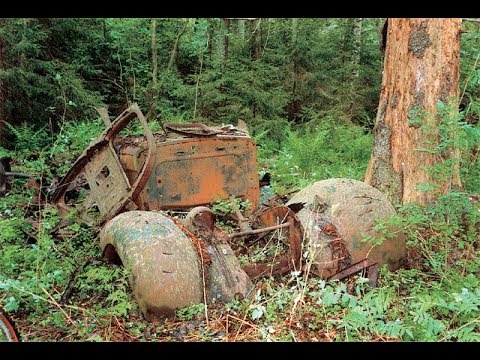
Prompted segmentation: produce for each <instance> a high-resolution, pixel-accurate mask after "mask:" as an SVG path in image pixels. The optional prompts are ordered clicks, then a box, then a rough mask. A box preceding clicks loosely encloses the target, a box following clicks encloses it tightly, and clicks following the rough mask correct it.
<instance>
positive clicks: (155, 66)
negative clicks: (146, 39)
mask: <svg viewBox="0 0 480 360" xmlns="http://www.w3.org/2000/svg"><path fill="white" fill-rule="evenodd" d="M152 69H153V70H152V83H153V86H154V87H155V85H157V79H158V61H157V19H152Z"/></svg>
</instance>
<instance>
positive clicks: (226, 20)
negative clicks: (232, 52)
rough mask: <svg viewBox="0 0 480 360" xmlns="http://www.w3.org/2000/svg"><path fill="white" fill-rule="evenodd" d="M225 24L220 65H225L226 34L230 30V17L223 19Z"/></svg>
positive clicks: (226, 52)
mask: <svg viewBox="0 0 480 360" xmlns="http://www.w3.org/2000/svg"><path fill="white" fill-rule="evenodd" d="M223 22H224V24H225V32H224V34H223V58H222V67H225V62H226V61H227V59H228V35H229V32H230V19H228V18H227V19H223Z"/></svg>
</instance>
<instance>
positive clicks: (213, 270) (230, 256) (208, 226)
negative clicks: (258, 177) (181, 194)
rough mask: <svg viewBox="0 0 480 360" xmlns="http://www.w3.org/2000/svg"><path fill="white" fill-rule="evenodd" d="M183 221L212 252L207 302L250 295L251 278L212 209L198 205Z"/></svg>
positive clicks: (208, 250) (208, 270)
mask: <svg viewBox="0 0 480 360" xmlns="http://www.w3.org/2000/svg"><path fill="white" fill-rule="evenodd" d="M183 224H184V226H185V228H186V231H190V232H191V233H192V234H193V235H194V236H196V237H197V238H198V239H199V240H201V241H203V242H204V244H205V247H206V250H207V252H208V254H209V258H210V264H209V266H208V267H207V269H206V273H207V276H206V279H207V281H206V282H207V289H206V290H207V291H206V295H207V302H208V303H213V302H216V301H223V302H229V301H232V300H233V299H234V298H235V296H240V297H242V298H246V297H248V296H249V295H250V293H251V291H252V289H253V283H252V280H250V278H249V276H248V275H247V273H246V272H245V271H244V270H243V269H242V267H241V266H240V263H239V261H238V259H237V257H236V256H235V253H234V252H233V250H232V248H231V247H230V245H229V244H228V242H227V239H228V234H226V233H225V232H224V231H222V230H221V229H220V228H218V227H217V226H215V219H214V215H213V213H212V210H211V209H210V208H208V207H206V206H198V207H195V208H193V209H192V210H190V211H189V212H188V214H187V216H186V217H185V219H184V220H183Z"/></svg>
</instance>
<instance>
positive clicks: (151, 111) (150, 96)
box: [147, 19, 158, 119]
mask: <svg viewBox="0 0 480 360" xmlns="http://www.w3.org/2000/svg"><path fill="white" fill-rule="evenodd" d="M151 27H152V86H151V87H150V90H149V91H148V92H147V102H148V113H147V119H150V118H152V117H153V116H154V115H155V103H156V101H157V97H158V95H157V94H158V89H157V81H158V60H157V19H152V22H151Z"/></svg>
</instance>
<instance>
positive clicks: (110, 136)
mask: <svg viewBox="0 0 480 360" xmlns="http://www.w3.org/2000/svg"><path fill="white" fill-rule="evenodd" d="M134 119H138V120H139V121H140V123H141V125H142V127H143V131H144V134H145V135H144V138H145V146H144V148H145V150H144V153H145V154H144V159H143V162H142V164H140V166H139V168H138V171H137V176H135V177H134V178H132V177H130V178H127V175H126V173H125V170H124V169H123V168H122V166H121V163H120V161H119V158H118V156H117V154H116V152H115V149H114V146H115V145H114V140H115V139H116V136H117V135H118V133H119V132H120V131H121V130H123V129H124V128H125V127H126V126H127V125H128V124H129V123H130V122H131V121H132V120H134ZM154 147H155V140H154V137H153V134H152V132H151V131H150V129H149V127H148V125H147V121H146V119H145V117H144V116H143V114H142V112H141V110H140V108H139V107H138V105H137V104H136V103H135V104H132V105H131V106H130V107H129V108H128V109H126V110H125V111H123V112H122V113H121V114H120V115H119V116H118V117H117V118H116V119H115V120H114V121H113V122H112V123H111V124H110V125H109V126H108V127H107V128H106V129H105V131H104V132H103V133H102V134H101V135H100V137H99V138H97V139H96V140H95V141H94V142H93V143H92V144H90V146H89V147H88V148H87V149H85V151H84V152H83V153H82V154H81V155H80V156H79V158H78V159H77V160H76V161H75V163H74V164H73V166H72V167H71V168H70V170H69V171H68V173H67V174H66V175H65V176H64V177H63V179H62V180H61V181H60V183H59V184H58V187H57V189H56V190H55V193H54V194H53V197H52V204H53V205H54V206H55V207H56V208H57V209H58V212H59V215H60V216H62V217H65V216H66V215H68V213H70V212H72V211H77V216H78V217H79V219H81V220H83V221H86V222H92V223H102V222H104V221H106V220H109V219H111V218H112V217H113V216H115V215H116V214H118V213H119V212H120V211H122V210H123V209H124V208H125V207H128V205H130V204H131V199H135V198H136V197H137V196H138V193H139V192H140V191H141V190H142V189H143V187H144V186H145V183H146V182H147V180H148V178H149V176H150V174H151V172H152V170H153V155H154V154H153V151H154ZM82 176H83V177H84V178H85V179H86V183H88V185H89V189H90V190H89V191H88V194H87V195H86V197H85V198H84V199H78V202H77V203H74V204H68V203H67V200H66V194H67V191H68V190H69V189H70V188H71V187H73V186H74V185H75V183H76V181H77V180H79V178H80V177H82ZM131 205H133V204H131ZM94 208H97V209H98V212H99V214H96V213H95V211H94V210H93V209H94ZM95 215H96V217H95Z"/></svg>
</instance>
